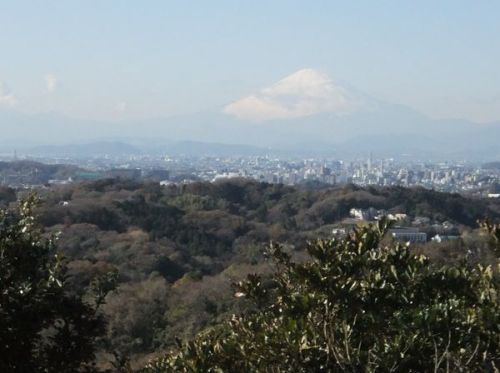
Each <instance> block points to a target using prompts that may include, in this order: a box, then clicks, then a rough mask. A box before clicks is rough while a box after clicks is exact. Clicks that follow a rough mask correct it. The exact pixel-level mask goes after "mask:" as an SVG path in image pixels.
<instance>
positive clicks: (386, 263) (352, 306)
mask: <svg viewBox="0 0 500 373" xmlns="http://www.w3.org/2000/svg"><path fill="white" fill-rule="evenodd" d="M389 226H390V223H389V222H388V221H387V220H381V221H380V222H378V224H377V225H375V226H370V227H364V228H359V229H357V230H355V231H354V232H353V233H352V234H351V235H350V236H348V237H347V238H345V239H337V238H334V239H332V240H317V241H314V242H311V243H309V244H308V246H307V251H308V253H309V255H310V260H309V261H307V262H305V263H294V262H293V261H292V259H291V257H290V256H289V255H288V254H287V253H286V252H284V250H283V248H282V247H281V246H280V245H271V246H270V247H269V249H268V251H269V254H270V256H271V258H272V259H273V261H274V262H275V263H276V268H277V270H276V273H275V274H274V275H273V276H272V278H271V279H267V280H266V279H264V278H261V277H259V276H256V275H252V276H250V277H249V279H248V280H247V281H246V282H242V283H239V284H237V292H236V294H237V296H240V297H243V296H245V297H247V298H249V299H251V300H252V301H254V302H255V304H256V309H257V310H256V311H254V312H251V313H248V314H246V315H244V316H233V318H232V320H230V321H228V322H226V323H225V324H222V325H220V326H219V327H217V328H213V329H209V330H207V331H205V332H204V333H201V334H200V335H198V337H197V338H195V339H194V340H193V341H190V342H188V343H186V344H180V346H179V349H178V350H177V351H175V352H172V353H169V354H167V355H166V356H164V357H162V358H160V359H158V360H156V361H153V362H151V363H150V364H149V365H148V366H147V367H146V368H145V369H144V372H200V371H203V372H264V371H270V372H310V371H347V372H375V371H380V372H409V371H415V372H417V371H418V372H421V371H435V372H438V371H457V372H460V371H498V369H499V367H500V302H499V286H498V285H499V275H498V273H499V271H498V270H499V268H498V265H499V264H498V256H497V257H496V258H497V259H496V261H497V262H496V263H495V265H496V268H494V267H493V266H492V265H488V266H484V265H480V264H472V263H469V262H468V260H467V259H464V260H462V261H460V262H459V263H456V264H452V265H448V266H444V267H437V266H436V265H434V264H433V263H431V262H430V261H429V259H428V258H426V257H425V256H422V255H415V254H413V253H412V251H411V250H410V248H409V247H408V246H407V245H404V244H401V243H394V244H392V245H391V246H382V245H381V240H382V238H383V236H384V234H385V232H386V231H387V229H388V228H389ZM484 228H486V229H487V230H488V231H489V232H490V233H491V234H493V235H495V234H497V237H498V226H494V225H492V224H491V223H488V222H486V223H484ZM496 244H497V248H498V245H499V243H498V242H497V243H496ZM496 252H497V255H498V251H496Z"/></svg>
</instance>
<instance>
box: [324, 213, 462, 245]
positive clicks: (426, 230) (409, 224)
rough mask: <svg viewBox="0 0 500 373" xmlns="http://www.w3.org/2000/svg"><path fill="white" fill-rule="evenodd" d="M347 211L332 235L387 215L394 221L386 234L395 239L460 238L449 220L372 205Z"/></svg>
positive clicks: (435, 239)
mask: <svg viewBox="0 0 500 373" xmlns="http://www.w3.org/2000/svg"><path fill="white" fill-rule="evenodd" d="M349 213H350V217H349V218H346V219H344V220H343V221H342V222H340V223H339V224H338V226H336V227H335V228H334V229H333V231H332V233H333V235H334V236H344V235H346V234H347V233H348V232H349V231H350V230H351V229H352V228H353V227H356V226H359V225H363V224H367V223H371V222H374V221H377V220H380V219H381V218H382V217H387V218H388V219H390V220H393V221H394V226H393V228H391V229H390V230H389V232H388V234H389V235H390V236H391V237H392V238H393V239H395V240H396V241H401V242H411V243H426V242H428V241H429V240H430V241H433V242H436V243H441V242H444V241H452V240H457V239H459V238H460V235H459V230H458V227H457V226H456V225H455V224H453V223H451V222H449V221H444V222H435V221H432V220H431V219H430V218H428V217H425V216H415V217H413V218H411V217H410V216H408V215H407V214H403V213H389V212H387V211H385V210H377V209H375V208H373V207H369V208H366V209H363V208H351V210H350V211H349Z"/></svg>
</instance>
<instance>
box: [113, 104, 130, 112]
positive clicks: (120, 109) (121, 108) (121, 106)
mask: <svg viewBox="0 0 500 373" xmlns="http://www.w3.org/2000/svg"><path fill="white" fill-rule="evenodd" d="M127 107H128V105H127V103H126V102H125V101H121V102H118V103H117V104H116V105H115V108H114V109H115V112H116V113H123V112H124V111H126V110H127Z"/></svg>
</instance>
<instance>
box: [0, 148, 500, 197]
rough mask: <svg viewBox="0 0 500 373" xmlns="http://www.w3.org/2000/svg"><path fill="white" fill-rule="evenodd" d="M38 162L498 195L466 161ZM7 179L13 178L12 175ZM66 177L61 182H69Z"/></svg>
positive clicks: (150, 175)
mask: <svg viewBox="0 0 500 373" xmlns="http://www.w3.org/2000/svg"><path fill="white" fill-rule="evenodd" d="M40 161H42V162H44V163H69V164H73V165H76V166H78V167H79V168H80V170H79V171H77V172H76V171H75V175H71V180H74V181H76V180H87V179H96V178H103V177H123V178H133V179H141V178H146V179H151V180H157V181H161V182H163V183H168V182H174V183H178V182H192V181H211V182H214V181H217V180H222V179H230V178H250V179H254V180H257V181H261V182H267V183H281V184H286V185H295V184H304V183H322V184H329V185H335V184H347V183H354V184H357V185H361V186H369V185H378V186H396V185H397V186H405V187H413V186H421V187H424V188H429V189H435V190H439V191H445V192H457V193H465V194H475V195H478V196H482V197H491V198H498V197H500V167H496V168H495V167H491V168H487V167H483V166H481V165H480V164H473V163H467V162H415V161H403V160H397V159H393V158H380V159H373V157H371V156H370V157H367V158H364V159H354V160H339V159H300V158H290V157H275V156H245V157H243V156H242V157H229V156H228V157H194V156H191V157H188V156H175V157H174V156H172V157H169V156H162V157H160V156H131V157H118V158H116V157H115V158H112V157H100V158H89V159H87V160H82V159H78V160H72V159H64V160H54V159H41V160H40ZM82 170H85V171H82ZM9 177H10V178H11V179H12V177H13V178H14V180H15V179H16V175H9ZM66 179H67V180H66V182H70V180H69V179H68V178H66ZM23 180H24V179H23ZM6 181H8V180H6V176H5V175H2V174H1V171H0V183H3V184H6V183H7V184H8V182H6ZM59 181H60V182H64V180H59ZM54 182H55V183H56V182H57V180H55V181H54Z"/></svg>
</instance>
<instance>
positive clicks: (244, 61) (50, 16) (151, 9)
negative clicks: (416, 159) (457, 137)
mask: <svg viewBox="0 0 500 373" xmlns="http://www.w3.org/2000/svg"><path fill="white" fill-rule="evenodd" d="M499 20H500V1H496V0H492V1H481V0H474V1H471V0H469V1H459V0H449V1H438V0H433V1H424V0H418V1H403V0H400V1H368V0H367V1H346V0H344V1H333V0H329V1H312V0H311V1H291V0H286V1H285V0H282V1H278V0H274V1H273V0H267V1H257V0H254V1H234V0H233V1H216V0H212V1H188V0H185V1H167V0H163V1H148V0H144V1H139V0H135V1H125V0H121V1H119V0H116V1H112V0H107V1H99V0H95V1H91V0H85V1H72V0H59V1H42V0H39V1H24V0H15V1H14V0H12V1H5V0H0V25H2V27H1V32H0V105H1V108H3V109H5V108H9V109H12V110H18V111H23V112H29V113H34V112H45V111H55V112H60V113H64V114H67V115H70V116H73V117H79V118H93V119H121V118H123V119H129V118H149V117H159V116H170V115H176V114H182V113H193V112H198V111H203V110H213V109H219V108H220V107H222V106H224V105H225V104H227V103H229V102H231V101H234V100H237V99H239V98H241V97H243V96H246V95H248V94H250V93H252V92H256V91H258V90H259V89H261V88H263V87H266V86H269V85H270V84H272V83H273V82H275V81H277V80H279V79H281V78H283V77H285V76H287V75H289V74H291V73H293V72H295V71H297V70H299V69H303V68H314V69H318V70H320V71H322V72H325V73H327V74H328V75H330V76H331V77H332V78H334V79H335V80H338V81H340V82H344V83H346V84H349V85H352V86H354V87H356V88H357V89H359V90H360V91H363V92H366V93H368V94H370V95H372V96H374V97H376V98H378V99H382V100H387V101H390V102H394V103H398V104H405V105H408V106H411V107H413V108H415V109H417V110H420V111H422V112H424V113H426V114H428V115H430V116H433V117H458V118H467V119H473V120H477V121H493V120H500V21H499Z"/></svg>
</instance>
